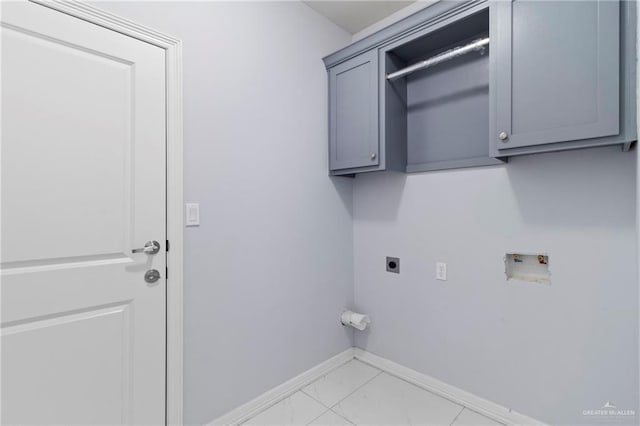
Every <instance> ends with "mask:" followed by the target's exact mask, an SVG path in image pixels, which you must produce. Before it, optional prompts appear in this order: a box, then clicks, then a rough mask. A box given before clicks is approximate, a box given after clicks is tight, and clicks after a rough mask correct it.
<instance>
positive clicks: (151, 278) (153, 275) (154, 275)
mask: <svg viewBox="0 0 640 426" xmlns="http://www.w3.org/2000/svg"><path fill="white" fill-rule="evenodd" d="M159 279H160V272H158V270H157V269H149V270H148V271H147V272H145V273H144V280H145V281H146V282H148V283H155V282H156V281H158V280H159Z"/></svg>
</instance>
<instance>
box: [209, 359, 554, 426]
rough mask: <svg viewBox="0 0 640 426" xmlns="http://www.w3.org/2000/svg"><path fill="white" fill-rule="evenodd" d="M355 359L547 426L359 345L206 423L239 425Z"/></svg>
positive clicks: (484, 408)
mask: <svg viewBox="0 0 640 426" xmlns="http://www.w3.org/2000/svg"><path fill="white" fill-rule="evenodd" d="M354 358H355V359H358V360H360V361H362V362H365V363H367V364H370V365H372V366H373V367H376V368H378V369H380V370H382V371H385V372H387V373H389V374H391V375H393V376H396V377H398V378H400V379H402V380H405V381H407V382H409V383H412V384H414V385H416V386H418V387H421V388H423V389H425V390H428V391H429V392H432V393H435V394H436V395H440V396H441V397H443V398H446V399H448V400H450V401H452V402H455V403H456V404H460V405H464V406H465V407H467V408H469V409H471V410H473V411H475V412H477V413H480V414H482V415H483V416H485V417H489V418H490V419H493V420H496V421H498V422H500V423H504V424H505V425H508V426H518V425H538V426H546V425H545V423H542V422H540V421H538V420H535V419H532V418H530V417H527V416H525V415H524V414H520V413H518V412H516V411H513V410H510V409H509V408H506V407H503V406H502V405H499V404H496V403H493V402H491V401H487V400H486V399H483V398H480V397H479V396H477V395H474V394H472V393H470V392H467V391H464V390H462V389H459V388H457V387H455V386H451V385H449V384H447V383H444V382H442V381H440V380H438V379H435V378H433V377H431V376H428V375H426V374H423V373H420V372H418V371H415V370H412V369H411V368H409V367H405V366H403V365H400V364H397V363H395V362H393V361H390V360H388V359H386V358H382V357H380V356H378V355H374V354H372V353H370V352H367V351H365V350H362V349H360V348H350V349H347V350H346V351H344V352H341V353H339V354H338V355H336V356H334V357H332V358H329V359H328V360H326V361H324V362H322V363H320V364H318V365H316V366H315V367H313V368H311V369H309V370H307V371H305V372H304V373H302V374H299V375H298V376H296V377H294V378H293V379H291V380H288V381H286V382H284V383H283V384H281V385H279V386H276V387H275V388H273V389H271V390H269V391H267V392H265V393H263V394H262V395H260V396H258V397H257V398H255V399H253V400H251V401H249V402H247V403H246V404H244V405H241V406H240V407H238V408H236V409H234V410H232V411H230V412H228V413H227V414H225V415H223V416H221V417H218V418H217V419H215V420H213V421H211V422H209V423H208V425H209V426H214V425H234V426H235V425H239V424H241V423H242V422H245V421H247V420H249V419H250V418H252V417H254V416H256V415H257V414H258V413H260V412H262V411H264V410H266V409H267V408H269V407H270V406H272V405H274V404H276V403H278V402H280V401H282V400H283V399H285V398H286V397H288V396H290V395H291V394H293V393H295V392H297V391H298V390H299V389H301V388H303V387H304V386H306V385H308V384H309V383H311V382H313V381H315V380H317V379H319V378H320V377H322V376H324V375H325V374H327V373H329V372H330V371H331V370H333V369H335V368H338V367H339V366H341V365H342V364H344V363H346V362H348V361H350V360H352V359H354Z"/></svg>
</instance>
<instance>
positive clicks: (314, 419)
mask: <svg viewBox="0 0 640 426" xmlns="http://www.w3.org/2000/svg"><path fill="white" fill-rule="evenodd" d="M329 411H331V408H327V410H325V411H323V412H322V413H320V415H319V416H318V417H314V418H313V419H311V421H310V422H309V423H306V424H307V425H310V424H311V423H313V422H315V421H316V420H318V419H319V418H320V417H322V416H324V415H325V414H327V413H328V412H329Z"/></svg>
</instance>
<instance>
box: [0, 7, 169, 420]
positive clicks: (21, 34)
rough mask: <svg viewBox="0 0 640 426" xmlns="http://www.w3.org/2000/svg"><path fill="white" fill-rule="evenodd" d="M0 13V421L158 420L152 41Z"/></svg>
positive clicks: (161, 297) (161, 162) (161, 298)
mask: <svg viewBox="0 0 640 426" xmlns="http://www.w3.org/2000/svg"><path fill="white" fill-rule="evenodd" d="M1 11H2V15H1V21H2V39H1V43H2V44H1V47H2V81H1V82H2V96H1V97H2V140H1V155H2V170H1V178H2V182H1V187H2V197H1V199H2V209H1V210H2V217H1V221H2V223H1V225H2V226H1V232H2V235H1V237H2V244H1V249H2V251H1V254H0V261H1V262H2V269H1V279H2V281H1V284H0V296H1V299H2V302H1V305H2V306H1V309H2V311H1V322H2V324H1V336H2V337H1V344H2V347H1V356H2V370H1V375H2V377H1V382H2V388H1V391H2V406H1V408H2V414H1V421H2V423H3V424H5V425H10V424H59V425H69V424H83V425H91V424H163V423H164V422H165V331H166V312H165V300H166V294H165V289H166V282H165V270H166V269H165V268H166V247H165V246H166V244H165V241H166V240H165V236H166V233H165V208H166V206H165V56H164V50H163V49H161V48H158V47H155V46H152V45H150V44H148V43H145V42H142V41H139V40H136V39H133V38H130V37H128V36H125V35H122V34H120V33H117V32H114V31H110V30H107V29H105V28H102V27H100V26H98V25H94V24H91V23H88V22H86V21H83V20H81V19H77V18H74V17H71V16H69V15H66V14H64V13H61V12H57V11H54V10H52V9H50V8H48V7H45V6H42V5H37V4H34V3H29V2H26V1H21V2H2V10H1ZM154 240H155V241H157V242H158V243H159V245H160V250H159V252H158V253H157V254H147V253H135V254H134V253H132V249H135V248H140V247H143V246H144V245H145V243H146V242H147V241H154ZM150 270H157V271H159V275H160V278H159V279H158V280H157V281H156V282H153V283H148V282H146V281H145V272H147V271H150Z"/></svg>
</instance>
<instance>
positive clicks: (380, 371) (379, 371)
mask: <svg viewBox="0 0 640 426" xmlns="http://www.w3.org/2000/svg"><path fill="white" fill-rule="evenodd" d="M376 370H378V373H377V374H376V375H375V376H373V377H372V378H370V379H369V380H367V381H366V382H364V383H363V384H361V385H360V386H358V387H357V388H355V389H354V390H353V391H351V392H349V394H348V395H346V396H345V397H344V398H342V399H341V400H340V401H338V402H336V403H335V404H333V405H332V406H331V407H330V409H331V411H333V408H334V407H335V406H336V405H338V404H340V403H341V402H342V401H344V400H345V399H347V398H349V397H350V396H351V395H353V394H354V393H356V392H357V391H358V390H359V389H362V388H363V387H364V386H365V385H367V384H368V383H370V382H371V381H372V380H373V379H375V378H376V377H378V376H379V375H381V374H382V373H384V371H382V370H380V369H379V368H376ZM336 414H338V413H336ZM340 417H344V416H340ZM347 420H349V419H347ZM349 421H351V420H349Z"/></svg>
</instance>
